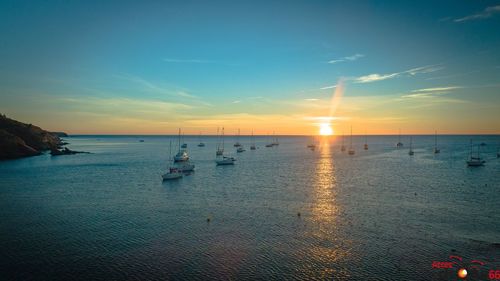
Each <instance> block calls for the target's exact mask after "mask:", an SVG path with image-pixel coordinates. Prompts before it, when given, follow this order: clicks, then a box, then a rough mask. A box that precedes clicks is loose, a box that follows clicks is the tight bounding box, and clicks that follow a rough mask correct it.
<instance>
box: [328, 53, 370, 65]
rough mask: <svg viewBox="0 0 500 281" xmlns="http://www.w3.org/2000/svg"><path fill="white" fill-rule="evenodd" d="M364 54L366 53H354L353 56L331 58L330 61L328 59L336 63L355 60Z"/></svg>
mask: <svg viewBox="0 0 500 281" xmlns="http://www.w3.org/2000/svg"><path fill="white" fill-rule="evenodd" d="M364 56H365V55H363V54H354V55H352V56H347V57H343V58H338V59H333V60H330V61H328V63H331V64H335V63H339V62H345V61H355V60H358V59H360V58H362V57H364Z"/></svg>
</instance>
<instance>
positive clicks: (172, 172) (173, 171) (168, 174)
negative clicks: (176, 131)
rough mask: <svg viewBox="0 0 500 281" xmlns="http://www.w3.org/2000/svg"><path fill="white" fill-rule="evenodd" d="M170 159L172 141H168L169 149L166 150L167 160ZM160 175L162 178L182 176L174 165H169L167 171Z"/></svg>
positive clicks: (168, 178)
mask: <svg viewBox="0 0 500 281" xmlns="http://www.w3.org/2000/svg"><path fill="white" fill-rule="evenodd" d="M171 160H172V141H170V149H169V152H168V161H169V162H170V161H171ZM161 177H162V178H163V180H173V179H178V178H182V171H180V170H179V169H177V168H176V167H169V169H168V172H166V173H165V174H163V175H161Z"/></svg>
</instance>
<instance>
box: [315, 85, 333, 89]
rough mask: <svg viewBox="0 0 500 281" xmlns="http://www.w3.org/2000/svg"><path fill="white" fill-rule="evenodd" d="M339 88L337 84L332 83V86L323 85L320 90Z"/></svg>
mask: <svg viewBox="0 0 500 281" xmlns="http://www.w3.org/2000/svg"><path fill="white" fill-rule="evenodd" d="M335 88H337V85H331V86H326V87H322V88H319V89H320V90H328V89H335Z"/></svg>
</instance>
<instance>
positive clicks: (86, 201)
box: [0, 136, 500, 280]
mask: <svg viewBox="0 0 500 281" xmlns="http://www.w3.org/2000/svg"><path fill="white" fill-rule="evenodd" d="M140 139H143V140H144V142H139V140H140ZM469 139H470V137H468V136H440V137H439V146H440V147H441V154H438V155H434V154H433V153H432V148H433V144H434V136H416V137H413V146H414V150H415V155H414V156H413V157H410V156H409V155H408V147H407V146H408V144H409V140H408V137H403V139H402V140H403V142H404V143H405V148H402V149H396V148H395V147H394V144H395V143H396V142H397V137H394V136H371V137H368V143H369V150H368V151H364V150H363V149H362V144H363V143H364V137H354V140H353V142H354V146H355V147H356V155H354V156H349V155H347V153H342V152H341V151H340V146H339V145H340V141H339V139H335V138H330V139H323V140H322V141H321V143H320V147H319V149H317V150H316V151H310V150H309V149H307V148H306V144H307V143H308V142H309V141H310V139H308V138H305V137H280V139H279V141H280V145H279V146H278V147H274V148H266V147H264V145H265V143H266V140H267V138H265V137H257V138H256V143H257V145H258V146H259V149H257V150H256V151H250V150H247V151H246V152H244V153H238V154H237V153H235V149H234V148H233V147H232V143H233V142H234V138H233V137H227V138H226V151H228V152H229V153H230V154H233V155H234V156H236V157H237V162H236V164H235V165H234V166H219V167H217V166H216V165H215V163H214V158H215V143H216V139H215V138H214V137H205V138H204V139H203V141H204V142H205V143H206V144H207V146H206V147H204V148H199V147H197V146H196V144H197V143H198V137H186V139H185V141H186V142H187V143H188V145H189V146H188V150H189V153H190V156H191V158H192V160H193V162H194V164H195V165H196V171H195V172H194V173H192V174H190V175H187V176H185V177H184V178H182V179H180V180H177V181H169V182H162V179H161V174H162V173H163V172H164V171H165V170H166V167H167V165H168V163H167V158H168V153H169V149H168V148H169V141H170V140H173V141H176V138H175V137H168V136H144V137H137V136H76V137H70V138H67V141H68V142H70V145H69V147H70V148H71V149H74V150H83V151H89V152H92V154H78V155H68V156H58V157H51V156H50V155H43V156H38V157H32V158H26V159H20V160H15V161H4V162H0V253H1V255H0V267H1V270H0V271H1V275H0V279H1V280H160V279H161V280H170V279H172V280H174V279H175V280H180V279H189V280H207V279H222V280H241V279H260V280H269V279H288V280H292V279H297V280H323V279H328V280H456V277H455V271H452V270H445V269H441V270H436V269H432V268H431V266H432V262H433V261H447V260H449V256H450V255H459V256H461V257H462V258H463V265H464V266H466V267H468V266H469V265H470V261H472V260H474V259H478V260H481V261H484V262H486V263H487V264H486V265H485V266H484V268H486V269H495V268H496V269H500V183H499V180H500V159H497V158H496V151H497V144H498V142H499V141H500V136H480V137H474V141H475V142H476V143H480V142H484V143H486V144H487V145H486V146H483V147H481V151H482V156H483V157H484V158H485V159H486V161H487V163H486V165H485V166H484V167H479V168H468V167H467V166H466V164H465V160H466V158H467V155H468V152H469V146H468V144H469ZM240 142H242V143H243V144H244V145H245V146H246V147H247V149H248V148H249V145H250V138H248V137H241V138H240ZM347 142H348V139H347ZM228 143H229V144H230V145H227V144H228ZM298 213H300V216H298ZM207 218H210V222H207ZM469 272H470V273H472V274H474V272H473V270H472V269H471V270H469ZM484 272H485V270H483V269H481V270H480V273H479V274H483V275H481V276H487V275H485V273H484ZM486 274H487V270H486ZM476 277H477V276H476ZM472 280H473V279H472ZM483 280H486V278H483Z"/></svg>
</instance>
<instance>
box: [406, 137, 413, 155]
mask: <svg viewBox="0 0 500 281" xmlns="http://www.w3.org/2000/svg"><path fill="white" fill-rule="evenodd" d="M413 154H415V152H414V151H413V147H412V138H411V137H410V151H408V155H410V156H413Z"/></svg>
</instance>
